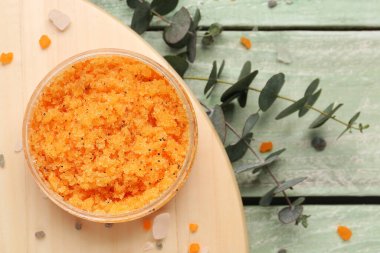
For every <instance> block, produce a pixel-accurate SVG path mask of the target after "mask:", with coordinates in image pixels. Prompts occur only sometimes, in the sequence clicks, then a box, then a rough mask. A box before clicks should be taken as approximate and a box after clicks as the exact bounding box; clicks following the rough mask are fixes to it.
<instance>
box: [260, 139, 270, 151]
mask: <svg viewBox="0 0 380 253" xmlns="http://www.w3.org/2000/svg"><path fill="white" fill-rule="evenodd" d="M272 148H273V144H272V142H270V141H268V142H263V143H261V145H260V152H261V153H266V152H270V151H271V150H272Z"/></svg>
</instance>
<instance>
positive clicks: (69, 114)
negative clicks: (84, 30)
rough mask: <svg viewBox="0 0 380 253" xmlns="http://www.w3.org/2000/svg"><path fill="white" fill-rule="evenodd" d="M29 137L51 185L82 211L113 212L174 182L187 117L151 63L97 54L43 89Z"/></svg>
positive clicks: (140, 204) (183, 147)
mask: <svg viewBox="0 0 380 253" xmlns="http://www.w3.org/2000/svg"><path fill="white" fill-rule="evenodd" d="M28 138H29V147H30V151H31V154H32V156H33V159H34V163H35V167H36V168H37V170H38V171H39V173H40V175H41V176H42V177H43V178H44V179H45V180H46V182H47V184H48V185H50V187H51V189H52V190H54V191H55V192H56V193H58V194H59V195H60V196H62V198H63V199H64V200H65V201H67V202H69V203H70V204H72V205H73V206H75V207H78V208H80V209H83V210H87V211H90V212H95V213H109V214H117V213H120V212H125V211H130V210H134V209H137V208H141V207H143V206H145V205H147V204H149V203H150V202H151V201H152V200H155V199H157V198H158V197H159V196H160V195H161V194H162V193H163V192H164V191H165V190H166V189H168V187H170V186H171V185H172V184H173V183H174V182H175V180H176V177H177V173H178V172H179V171H180V169H181V168H182V165H183V163H184V159H185V157H186V154H187V150H188V146H189V120H188V116H187V114H186V111H185V108H184V105H183V103H182V102H181V100H180V98H179V97H178V95H177V93H176V91H175V89H174V88H173V87H172V86H171V85H170V84H169V82H168V81H167V80H166V79H165V78H164V77H163V76H161V75H160V74H159V73H157V72H156V71H155V70H153V69H152V68H151V67H149V66H147V65H146V64H144V63H141V62H139V61H136V60H133V59H130V58H126V57H121V56H98V57H95V58H90V59H87V60H84V61H81V62H77V63H74V64H73V65H72V66H71V67H69V68H67V69H65V70H64V71H62V72H61V73H60V74H58V75H57V76H56V77H55V78H54V79H52V81H51V82H50V83H49V85H48V86H46V88H44V90H43V91H42V93H41V95H40V97H39V99H38V100H37V102H36V105H35V106H34V108H33V112H32V116H31V119H30V124H29V128H28Z"/></svg>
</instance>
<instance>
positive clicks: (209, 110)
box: [199, 100, 293, 208]
mask: <svg viewBox="0 0 380 253" xmlns="http://www.w3.org/2000/svg"><path fill="white" fill-rule="evenodd" d="M199 103H200V104H201V105H202V106H203V107H204V108H205V109H206V110H207V112H211V111H212V110H211V108H209V107H208V106H207V105H206V104H205V103H203V102H202V101H200V100H199ZM225 124H226V127H227V128H228V129H230V130H231V132H233V133H234V134H235V135H236V137H238V138H239V139H242V138H243V137H242V136H241V135H240V134H239V133H238V131H236V129H235V128H234V127H233V126H232V125H231V124H230V123H228V122H225ZM244 144H245V145H246V146H247V148H248V149H249V151H251V152H252V154H253V155H254V156H256V158H257V159H258V160H259V161H260V162H262V163H263V162H265V160H264V159H263V158H262V157H261V156H259V154H258V153H257V152H256V151H255V150H254V149H253V148H252V147H251V145H250V144H249V143H248V142H247V141H245V140H244ZM265 169H266V170H267V171H268V174H269V175H270V176H271V178H272V179H273V181H274V182H275V183H276V185H277V186H280V182H279V181H278V180H277V178H276V177H275V176H274V174H273V173H272V171H271V169H270V168H269V167H268V166H265ZM282 194H283V195H284V198H285V200H286V202H287V203H288V205H289V207H290V208H292V206H293V205H292V202H291V201H290V199H289V197H288V195H287V194H286V192H285V191H282Z"/></svg>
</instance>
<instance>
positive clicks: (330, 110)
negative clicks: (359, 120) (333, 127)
mask: <svg viewBox="0 0 380 253" xmlns="http://www.w3.org/2000/svg"><path fill="white" fill-rule="evenodd" d="M342 105H343V104H338V105H337V106H336V107H334V103H332V104H330V105H329V106H328V107H327V108H326V109H325V110H324V111H323V112H324V113H325V114H327V115H324V114H321V115H319V116H318V118H317V119H316V120H314V121H313V123H311V125H310V126H309V128H318V127H320V126H322V125H323V124H325V123H326V121H328V120H329V119H330V118H331V117H333V115H334V113H335V112H336V111H337V110H338V109H339V108H340V107H341V106H342Z"/></svg>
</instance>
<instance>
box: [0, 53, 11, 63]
mask: <svg viewBox="0 0 380 253" xmlns="http://www.w3.org/2000/svg"><path fill="white" fill-rule="evenodd" d="M12 61H13V53H12V52H9V53H2V54H1V56H0V62H1V63H2V64H3V65H7V64H9V63H11V62H12Z"/></svg>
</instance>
